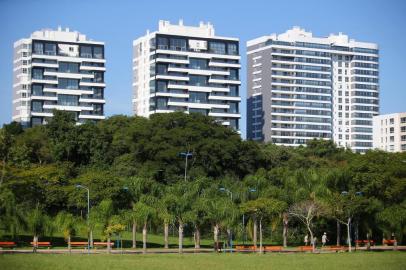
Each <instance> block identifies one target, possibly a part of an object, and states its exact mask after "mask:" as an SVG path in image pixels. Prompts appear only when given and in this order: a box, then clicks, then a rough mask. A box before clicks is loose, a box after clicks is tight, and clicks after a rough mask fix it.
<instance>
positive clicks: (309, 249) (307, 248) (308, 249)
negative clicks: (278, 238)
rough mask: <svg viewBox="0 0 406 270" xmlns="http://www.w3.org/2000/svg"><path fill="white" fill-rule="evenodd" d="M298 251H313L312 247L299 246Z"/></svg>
mask: <svg viewBox="0 0 406 270" xmlns="http://www.w3.org/2000/svg"><path fill="white" fill-rule="evenodd" d="M299 251H301V252H306V251H313V247H312V246H300V247H299Z"/></svg>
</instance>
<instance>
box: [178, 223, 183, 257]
mask: <svg viewBox="0 0 406 270" xmlns="http://www.w3.org/2000/svg"><path fill="white" fill-rule="evenodd" d="M182 253H183V223H182V222H179V254H182Z"/></svg>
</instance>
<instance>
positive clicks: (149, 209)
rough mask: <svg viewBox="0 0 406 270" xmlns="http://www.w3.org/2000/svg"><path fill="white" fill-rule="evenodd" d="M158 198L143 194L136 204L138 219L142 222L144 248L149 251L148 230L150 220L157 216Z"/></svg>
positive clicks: (135, 209)
mask: <svg viewBox="0 0 406 270" xmlns="http://www.w3.org/2000/svg"><path fill="white" fill-rule="evenodd" d="M155 205H156V199H155V198H154V197H151V196H148V195H143V196H142V197H141V199H140V200H139V201H138V202H137V203H136V204H135V205H134V212H135V213H136V219H137V220H139V221H140V222H142V224H143V228H142V250H143V253H146V252H147V230H148V227H147V225H148V222H149V221H150V220H151V219H153V218H154V217H155V216H156V210H155V207H154V206H155Z"/></svg>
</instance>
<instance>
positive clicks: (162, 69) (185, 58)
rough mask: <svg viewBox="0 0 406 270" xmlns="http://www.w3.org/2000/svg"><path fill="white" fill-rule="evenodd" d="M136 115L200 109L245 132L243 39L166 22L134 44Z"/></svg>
mask: <svg viewBox="0 0 406 270" xmlns="http://www.w3.org/2000/svg"><path fill="white" fill-rule="evenodd" d="M133 46H134V53H133V54H134V59H133V74H134V76H133V90H134V91H133V92H134V97H133V105H134V114H136V115H140V116H145V117H149V116H150V115H151V114H154V113H167V112H174V111H183V112H186V113H192V112H197V113H201V114H204V115H209V116H212V117H214V118H215V119H217V120H218V121H219V122H221V123H222V124H223V125H226V126H231V127H233V128H234V129H236V130H239V124H238V120H239V119H240V110H239V106H240V101H241V98H240V95H239V87H240V84H241V83H240V77H239V69H240V67H241V66H240V56H239V41H238V39H237V38H230V37H220V36H216V35H215V34H214V27H213V25H211V24H210V23H207V24H204V23H200V25H199V26H198V27H193V26H185V25H183V22H182V21H180V22H179V25H173V24H170V23H169V22H168V21H160V22H159V29H158V31H156V32H152V33H150V32H147V34H146V35H145V36H143V37H140V38H138V39H137V40H135V41H134V42H133Z"/></svg>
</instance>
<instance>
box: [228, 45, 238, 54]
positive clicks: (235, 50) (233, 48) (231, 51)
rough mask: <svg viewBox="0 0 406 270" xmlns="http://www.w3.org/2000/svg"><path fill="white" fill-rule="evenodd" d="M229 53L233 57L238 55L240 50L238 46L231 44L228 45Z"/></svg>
mask: <svg viewBox="0 0 406 270" xmlns="http://www.w3.org/2000/svg"><path fill="white" fill-rule="evenodd" d="M227 53H228V54H231V55H238V48H237V44H234V43H229V44H228V45H227Z"/></svg>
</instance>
